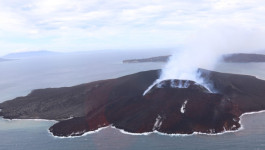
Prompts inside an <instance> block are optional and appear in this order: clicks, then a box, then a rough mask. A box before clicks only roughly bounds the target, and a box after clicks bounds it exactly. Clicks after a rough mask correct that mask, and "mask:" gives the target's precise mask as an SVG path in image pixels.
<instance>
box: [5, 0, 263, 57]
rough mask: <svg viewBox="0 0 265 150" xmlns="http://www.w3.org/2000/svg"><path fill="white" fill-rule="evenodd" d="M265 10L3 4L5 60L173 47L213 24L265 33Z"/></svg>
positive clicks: (94, 0)
mask: <svg viewBox="0 0 265 150" xmlns="http://www.w3.org/2000/svg"><path fill="white" fill-rule="evenodd" d="M264 6H265V2H263V1H262V0H256V1H252V0H240V1H239V0H234V1H229V0H187V1H181V0H177V1H176V0H163V1H162V0H152V1H151V0H134V1H131V0H112V1H106V0H102V1H99V0H89V1H87V0H79V1H72V0H56V1H55V0H26V1H21V0H9V1H5V0H0V39H1V45H0V49H1V51H0V55H2V54H6V53H9V52H12V51H14V50H15V49H22V50H35V49H36V50H37V49H50V50H56V51H74V50H92V49H108V48H109V49H113V48H119V49H127V48H149V47H174V46H176V45H179V44H182V43H183V41H184V39H185V38H187V37H189V34H190V33H193V32H194V31H197V30H200V28H205V27H207V26H211V25H212V24H218V23H220V24H237V25H239V26H245V27H248V28H264V27H265V22H264V20H265V18H264V15H263V14H264V13H265V8H264ZM66 41H67V42H66ZM81 41H83V42H84V43H81ZM152 41H153V42H152ZM69 47H71V48H69Z"/></svg>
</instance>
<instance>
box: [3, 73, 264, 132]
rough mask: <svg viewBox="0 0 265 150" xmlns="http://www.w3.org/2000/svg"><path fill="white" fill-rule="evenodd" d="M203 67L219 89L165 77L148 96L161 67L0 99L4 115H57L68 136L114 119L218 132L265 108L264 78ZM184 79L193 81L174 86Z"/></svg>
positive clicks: (130, 127) (129, 124)
mask: <svg viewBox="0 0 265 150" xmlns="http://www.w3.org/2000/svg"><path fill="white" fill-rule="evenodd" d="M198 71H199V72H200V74H201V76H202V78H204V80H205V81H206V82H208V83H209V84H212V88H213V89H214V90H215V91H216V92H215V93H211V92H209V91H208V90H207V89H206V88H204V87H203V86H202V85H199V84H197V83H195V82H193V81H188V80H166V81H162V82H160V83H159V84H157V85H156V86H154V87H153V88H152V89H151V90H150V92H148V93H147V94H146V95H144V96H143V92H144V91H145V90H146V89H147V88H148V86H149V85H151V84H152V83H153V82H154V81H155V80H156V79H157V78H158V77H159V73H160V70H152V71H145V72H139V73H135V74H132V75H127V76H124V77H120V78H116V79H110V80H102V81H96V82H91V83H87V84H82V85H77V86H73V87H62V88H48V89H39V90H34V91H32V92H31V93H30V94H29V95H27V96H25V97H18V98H15V99H13V100H10V101H6V102H3V103H1V104H0V109H2V111H1V112H0V115H1V116H3V117H4V118H7V119H48V120H57V121H58V122H57V123H55V124H54V125H53V126H51V127H50V128H49V131H50V132H51V133H52V134H53V135H54V136H59V137H68V136H81V135H83V134H84V133H86V132H90V131H94V130H97V129H99V128H102V127H107V126H110V125H111V126H113V127H115V128H117V129H121V130H124V131H126V132H130V133H146V132H160V133H165V134H193V133H197V132H200V133H211V134H212V133H213V134H215V133H221V132H224V131H236V130H238V129H239V128H240V126H241V125H240V116H241V115H242V114H243V113H246V112H253V111H260V110H265V98H264V97H265V92H264V91H265V81H263V80H260V79H257V78H255V77H253V76H247V75H236V74H227V73H219V72H213V71H207V70H203V69H199V70H198ZM180 83H181V84H183V83H187V85H188V86H187V87H186V88H178V87H177V86H174V85H179V84H180ZM69 118H70V119H69Z"/></svg>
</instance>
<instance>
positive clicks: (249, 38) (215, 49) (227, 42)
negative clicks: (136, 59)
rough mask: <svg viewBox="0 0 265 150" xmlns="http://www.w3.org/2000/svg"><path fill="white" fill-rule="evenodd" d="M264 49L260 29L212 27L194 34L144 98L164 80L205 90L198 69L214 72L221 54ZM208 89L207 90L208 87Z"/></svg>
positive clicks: (175, 54)
mask: <svg viewBox="0 0 265 150" xmlns="http://www.w3.org/2000/svg"><path fill="white" fill-rule="evenodd" d="M264 49H265V32H264V30H262V29H249V28H239V27H237V26H233V27H231V26H220V25H219V26H212V27H208V28H205V29H202V30H200V31H199V32H196V33H195V34H194V35H192V36H191V37H190V38H189V39H188V41H186V42H185V44H184V46H183V48H182V49H181V50H178V51H176V52H175V53H174V54H173V55H172V57H171V58H170V60H169V62H168V63H167V65H166V66H165V67H164V68H163V70H162V73H161V75H160V78H159V79H157V80H156V81H155V82H154V83H153V84H152V85H151V86H150V87H149V88H148V89H147V90H146V91H145V92H144V95H145V94H146V93H147V92H148V91H149V90H150V89H151V88H152V87H153V86H154V85H155V84H157V83H159V82H161V81H163V80H169V79H179V80H192V81H195V82H197V83H199V84H201V85H203V86H205V87H206V88H208V85H207V84H205V83H204V81H203V79H201V78H200V77H199V75H198V73H197V69H198V68H204V69H208V70H213V69H214V67H215V65H216V64H217V62H218V61H219V60H220V58H221V56H222V55H223V54H230V53H247V52H249V53H251V52H253V51H257V50H264ZM208 89H209V88H208Z"/></svg>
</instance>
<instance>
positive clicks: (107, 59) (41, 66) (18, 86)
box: [0, 53, 265, 150]
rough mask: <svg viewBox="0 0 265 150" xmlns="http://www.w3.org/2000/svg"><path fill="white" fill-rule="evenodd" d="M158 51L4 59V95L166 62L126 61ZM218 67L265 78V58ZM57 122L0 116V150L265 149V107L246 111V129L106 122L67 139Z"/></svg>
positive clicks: (0, 87) (1, 90)
mask: <svg viewBox="0 0 265 150" xmlns="http://www.w3.org/2000/svg"><path fill="white" fill-rule="evenodd" d="M155 55H157V54H153V55H150V54H144V53H143V54H141V56H139V54H138V55H137V54H135V53H118V54H117V53H103V54H100V53H83V54H67V55H60V56H51V57H38V58H29V59H21V60H16V61H9V62H2V63H0V71H1V74H0V79H1V80H0V95H1V98H0V101H5V100H8V99H12V98H15V97H17V96H23V95H27V94H28V93H29V92H30V91H31V90H33V89H36V88H47V87H61V86H72V85H76V84H80V83H85V82H91V81H95V80H101V79H108V78H116V77H119V76H123V75H126V74H131V73H135V72H139V71H144V70H151V69H159V68H162V67H163V66H164V64H163V63H142V64H122V63H121V61H122V60H123V59H128V58H136V57H137V58H138V57H148V56H155ZM216 70H217V71H222V72H231V73H241V74H249V75H255V76H256V77H258V78H261V79H265V64H264V63H247V64H227V63H221V64H219V65H218V66H217V68H216ZM52 124H54V122H53V121H32V120H12V121H11V120H4V119H0V135H1V138H0V150H9V149H10V150H54V149H55V150H88V149H89V150H105V149H121V150H124V149H128V150H134V149H154V150H161V149H209V150H212V149H231V150H232V149H233V150H234V149H246V150H248V149H265V113H259V114H254V115H245V116H243V117H242V124H243V125H244V130H241V131H238V132H235V133H226V134H223V135H213V136H209V135H192V136H174V137H170V136H163V135H158V134H150V135H148V136H139V135H138V136H133V135H126V134H122V133H120V131H119V130H116V129H112V128H106V129H103V130H101V131H100V132H98V133H95V134H90V135H86V136H83V137H77V138H64V139H61V138H55V137H53V136H51V135H50V133H48V130H47V129H48V128H49V127H50V126H51V125H52Z"/></svg>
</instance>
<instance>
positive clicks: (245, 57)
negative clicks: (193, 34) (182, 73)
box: [123, 53, 265, 63]
mask: <svg viewBox="0 0 265 150" xmlns="http://www.w3.org/2000/svg"><path fill="white" fill-rule="evenodd" d="M170 56H171V55H167V56H158V57H150V58H143V59H128V60H123V63H145V62H167V61H168V60H169V58H170ZM223 61H224V62H231V63H248V62H265V55H263V54H246V53H236V54H227V55H223Z"/></svg>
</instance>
